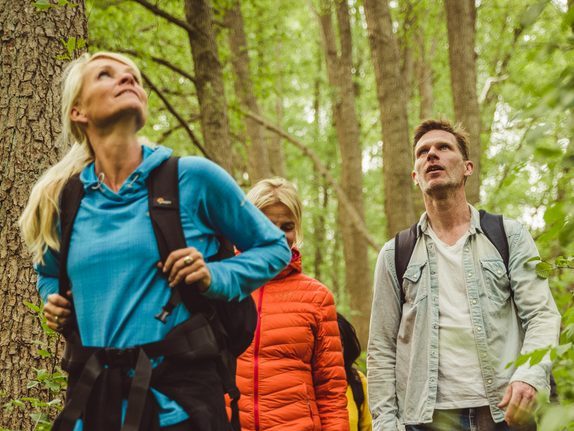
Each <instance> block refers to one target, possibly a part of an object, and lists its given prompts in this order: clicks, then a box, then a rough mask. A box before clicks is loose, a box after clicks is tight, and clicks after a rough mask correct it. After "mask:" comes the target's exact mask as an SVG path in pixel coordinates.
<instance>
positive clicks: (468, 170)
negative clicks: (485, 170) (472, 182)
mask: <svg viewBox="0 0 574 431" xmlns="http://www.w3.org/2000/svg"><path fill="white" fill-rule="evenodd" d="M473 172H474V163H472V162H471V161H470V160H465V161H464V176H465V177H470V176H471V175H472V173H473Z"/></svg>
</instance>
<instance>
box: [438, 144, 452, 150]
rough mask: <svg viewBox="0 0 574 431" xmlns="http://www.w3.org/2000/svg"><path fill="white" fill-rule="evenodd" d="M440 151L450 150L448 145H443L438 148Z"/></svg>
mask: <svg viewBox="0 0 574 431" xmlns="http://www.w3.org/2000/svg"><path fill="white" fill-rule="evenodd" d="M440 149H441V150H448V149H450V147H449V146H448V145H446V144H444V145H441V146H440Z"/></svg>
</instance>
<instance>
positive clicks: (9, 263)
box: [0, 0, 87, 429]
mask: <svg viewBox="0 0 574 431" xmlns="http://www.w3.org/2000/svg"><path fill="white" fill-rule="evenodd" d="M73 3H74V4H70V5H68V6H55V5H53V6H48V8H47V9H46V10H40V9H38V8H37V7H34V6H33V5H32V3H31V2H24V1H16V2H14V1H12V0H0V62H1V67H0V70H1V73H0V160H1V162H0V257H1V258H0V289H1V292H0V293H1V294H0V311H1V313H0V328H2V330H1V331H0V376H2V377H1V378H0V405H4V404H5V403H6V402H7V401H9V400H12V399H17V398H21V397H24V396H27V395H28V394H30V395H32V396H38V394H37V393H35V394H34V393H33V392H32V393H30V392H29V390H28V389H27V388H26V384H27V382H28V381H29V380H30V378H31V377H35V376H34V375H33V368H38V369H40V368H49V366H48V365H49V364H47V362H46V361H40V360H39V358H40V356H39V354H38V346H37V340H43V341H44V342H45V341H46V338H45V336H44V334H43V333H42V331H41V329H40V325H39V324H38V321H37V318H36V317H35V316H34V315H33V314H32V313H31V312H30V310H29V309H28V308H26V306H25V305H24V302H25V301H28V302H31V303H38V294H37V292H36V289H35V287H34V283H35V276H34V271H33V269H32V263H31V262H32V261H31V257H30V256H29V255H28V253H27V252H26V250H25V247H24V245H23V243H22V241H21V238H20V233H19V230H18V227H17V220H18V218H19V217H20V214H21V212H22V209H23V208H24V206H25V204H26V202H27V199H28V195H29V192H30V189H31V186H32V184H33V183H34V182H35V181H36V180H37V179H38V177H39V175H40V174H41V173H42V172H43V171H44V170H45V169H46V168H47V167H48V166H49V165H51V164H53V163H55V162H56V161H57V159H58V158H59V156H60V155H61V154H62V152H63V151H64V150H65V148H62V145H61V144H60V143H59V142H58V140H57V139H56V138H57V135H58V132H59V131H60V119H59V110H60V87H59V80H60V76H61V73H62V70H63V68H64V66H65V64H66V63H67V61H66V60H58V58H61V57H60V56H63V57H67V56H70V55H71V56H73V55H76V54H77V51H75V50H74V47H75V46H79V44H74V41H84V40H85V39H86V36H87V26H86V17H85V12H84V4H83V2H82V1H77V2H73ZM73 38H75V39H73ZM62 41H64V42H66V44H67V47H68V49H69V51H68V49H66V47H64V44H63V43H62ZM46 401H47V400H46ZM27 409H28V410H30V408H29V407H28V408H27ZM30 413H31V412H30V411H27V410H20V409H16V410H13V411H8V410H5V409H0V424H1V426H2V427H5V428H9V429H32V428H33V425H32V423H31V422H30V418H29V415H30Z"/></svg>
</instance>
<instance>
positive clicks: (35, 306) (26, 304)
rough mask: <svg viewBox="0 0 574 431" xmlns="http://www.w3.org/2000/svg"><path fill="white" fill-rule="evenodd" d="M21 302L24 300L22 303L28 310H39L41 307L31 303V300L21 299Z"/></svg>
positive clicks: (37, 311) (35, 311)
mask: <svg viewBox="0 0 574 431" xmlns="http://www.w3.org/2000/svg"><path fill="white" fill-rule="evenodd" d="M23 302H24V305H25V306H26V307H28V308H29V309H30V310H32V311H33V312H34V313H39V312H40V310H41V308H40V307H39V306H38V305H36V304H32V303H31V302H28V301H23Z"/></svg>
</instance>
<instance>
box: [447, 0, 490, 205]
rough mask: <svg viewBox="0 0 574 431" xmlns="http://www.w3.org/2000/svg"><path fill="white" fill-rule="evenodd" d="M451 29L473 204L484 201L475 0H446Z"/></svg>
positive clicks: (451, 51) (455, 86)
mask: <svg viewBox="0 0 574 431" xmlns="http://www.w3.org/2000/svg"><path fill="white" fill-rule="evenodd" d="M444 5H445V9H446V17H447V30H448V56H449V63H450V80H451V87H452V99H453V105H454V115H455V118H456V121H457V122H458V123H460V124H462V126H463V127H464V128H465V129H466V131H467V132H468V134H469V138H470V154H469V156H470V159H471V160H472V161H473V162H474V173H473V175H472V176H471V177H470V178H469V179H468V182H467V185H466V196H467V198H468V201H469V202H470V203H476V202H478V201H479V200H480V164H481V163H480V158H481V155H482V152H481V145H480V110H479V106H478V95H477V90H476V53H475V51H474V43H475V33H476V5H475V1H474V0H445V2H444Z"/></svg>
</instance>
